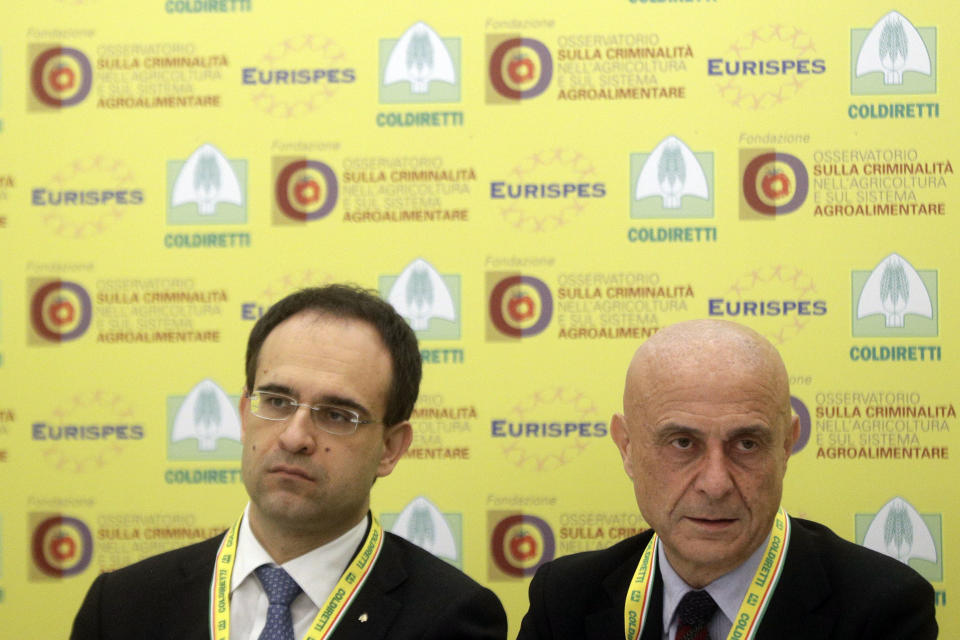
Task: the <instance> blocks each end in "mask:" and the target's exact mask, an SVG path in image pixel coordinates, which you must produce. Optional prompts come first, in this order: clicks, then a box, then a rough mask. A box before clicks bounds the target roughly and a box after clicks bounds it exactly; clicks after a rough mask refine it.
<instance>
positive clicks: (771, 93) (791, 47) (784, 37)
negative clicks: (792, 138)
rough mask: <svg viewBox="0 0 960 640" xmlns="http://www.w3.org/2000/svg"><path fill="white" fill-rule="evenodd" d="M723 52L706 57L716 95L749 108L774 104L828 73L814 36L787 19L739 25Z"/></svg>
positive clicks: (786, 98)
mask: <svg viewBox="0 0 960 640" xmlns="http://www.w3.org/2000/svg"><path fill="white" fill-rule="evenodd" d="M721 55H722V57H716V58H714V57H711V58H708V59H707V75H708V76H710V77H714V78H717V85H716V87H717V90H718V91H719V93H720V100H722V101H724V102H726V103H728V104H730V105H732V106H734V107H737V108H739V109H743V110H747V111H762V110H765V109H776V108H778V107H779V106H780V105H782V104H783V103H784V102H787V101H788V100H790V99H792V98H795V97H796V96H797V95H798V94H799V93H800V92H801V91H802V90H803V88H804V87H805V86H807V85H808V84H810V83H812V82H816V81H817V80H816V78H818V77H823V76H824V75H825V74H826V73H827V61H826V59H825V58H822V57H820V56H819V55H818V52H817V47H816V44H815V43H814V41H813V36H812V35H811V34H810V33H808V32H807V31H805V30H804V28H803V27H801V26H800V25H798V24H790V23H789V22H786V21H778V22H776V23H774V24H770V25H761V26H756V27H751V28H748V29H746V30H745V31H742V32H741V33H740V35H739V37H737V38H736V39H735V40H734V41H733V42H731V43H730V44H729V45H728V46H727V47H726V48H725V49H724V50H723V53H722V54H721ZM821 86H822V85H821Z"/></svg>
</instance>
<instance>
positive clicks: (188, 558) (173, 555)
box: [104, 535, 223, 590]
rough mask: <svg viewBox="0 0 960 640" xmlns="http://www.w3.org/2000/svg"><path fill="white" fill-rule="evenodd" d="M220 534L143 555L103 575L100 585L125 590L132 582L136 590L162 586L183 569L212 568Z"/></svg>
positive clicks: (220, 538)
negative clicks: (136, 560) (102, 583)
mask: <svg viewBox="0 0 960 640" xmlns="http://www.w3.org/2000/svg"><path fill="white" fill-rule="evenodd" d="M222 539H223V536H222V535H220V536H216V537H214V538H210V539H208V540H204V541H202V542H196V543H194V544H191V545H187V546H185V547H179V548H177V549H171V550H170V551H165V552H163V553H160V554H157V555H154V556H150V557H148V558H144V559H143V560H140V561H139V562H135V563H133V564H131V565H128V566H126V567H122V568H120V569H116V570H115V571H110V572H108V573H106V574H104V584H105V585H109V586H112V587H113V588H116V589H125V588H127V586H128V585H134V586H136V587H138V588H139V589H141V590H142V589H144V588H149V586H150V585H151V584H159V585H162V586H166V584H167V583H168V582H169V580H171V578H172V577H173V576H180V575H182V573H183V572H184V571H196V570H200V569H201V568H205V567H209V570H205V569H204V570H205V572H206V573H209V572H210V571H212V570H213V564H214V561H215V558H216V554H217V549H218V548H219V547H220V541H221V540H222Z"/></svg>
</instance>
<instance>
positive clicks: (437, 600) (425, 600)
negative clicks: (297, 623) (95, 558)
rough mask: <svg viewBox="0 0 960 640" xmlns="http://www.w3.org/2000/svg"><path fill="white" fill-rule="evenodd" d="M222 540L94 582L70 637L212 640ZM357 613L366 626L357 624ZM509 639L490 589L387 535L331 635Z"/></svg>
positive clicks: (503, 616) (89, 639)
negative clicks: (215, 576) (363, 616)
mask: <svg viewBox="0 0 960 640" xmlns="http://www.w3.org/2000/svg"><path fill="white" fill-rule="evenodd" d="M222 537H223V536H219V537H217V538H212V539H210V540H206V541H204V542H200V543H197V544H194V545H191V546H188V547H183V548H182V549H176V550H174V551H169V552H167V553H164V554H161V555H158V556H154V557H152V558H147V559H146V560H143V561H141V562H138V563H136V564H133V565H131V566H129V567H125V568H123V569H120V570H118V571H114V572H111V573H105V574H102V575H100V576H99V577H98V578H97V579H96V580H94V582H93V585H91V587H90V590H89V592H88V593H87V597H86V598H85V599H84V601H83V605H82V606H81V607H80V611H79V613H77V617H76V619H75V620H74V623H73V632H72V634H71V635H70V638H71V640H92V639H94V638H96V639H101V638H102V639H113V638H116V639H118V640H119V639H121V638H122V639H124V640H129V639H130V638H138V639H139V638H157V639H160V638H163V639H164V640H171V639H177V640H181V639H182V640H187V639H196V640H209V638H210V632H209V624H208V618H209V615H210V583H211V580H212V578H213V565H214V562H215V557H216V555H217V549H218V548H219V545H220V540H221V539H222ZM362 613H366V614H367V619H366V622H360V621H359V619H358V618H359V617H360V615H361V614H362ZM506 637H507V617H506V614H505V613H504V611H503V606H502V605H501V604H500V601H499V600H498V599H497V596H495V595H494V594H493V592H492V591H490V590H489V589H486V588H484V587H482V586H480V585H479V584H477V583H476V582H474V581H473V580H471V579H470V578H469V577H467V576H466V575H465V574H464V573H462V572H460V571H458V570H457V569H456V568H454V567H451V566H450V565H448V564H447V563H446V562H444V561H442V560H440V559H438V558H435V557H434V556H432V555H431V554H430V553H428V552H426V551H424V550H423V549H421V548H420V547H417V546H416V545H413V544H411V543H410V542H407V541H406V540H404V539H403V538H400V537H398V536H395V535H393V534H392V533H389V532H387V533H386V535H385V536H384V540H383V549H382V551H381V553H380V557H379V558H378V559H377V563H376V564H375V565H374V568H373V571H372V572H371V574H370V576H369V577H368V578H367V581H366V583H365V584H364V585H363V588H362V589H360V592H359V593H358V594H357V597H356V599H355V600H354V601H353V602H352V603H351V604H350V607H349V609H347V611H346V613H345V615H344V617H343V619H342V620H341V621H340V624H339V625H338V626H337V629H336V631H334V633H333V638H336V639H339V640H342V639H344V638H346V639H349V638H364V639H370V640H374V639H376V638H390V639H391V640H397V639H403V638H490V639H493V638H498V639H503V638H506Z"/></svg>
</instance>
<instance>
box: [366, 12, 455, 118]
mask: <svg viewBox="0 0 960 640" xmlns="http://www.w3.org/2000/svg"><path fill="white" fill-rule="evenodd" d="M379 53H380V102H381V103H385V104H390V103H393V104H397V103H419V102H427V103H430V102H459V101H460V39H459V38H441V37H440V36H439V34H437V32H436V31H434V30H433V29H432V28H431V27H430V25H428V24H426V23H425V22H417V23H416V24H414V25H413V26H411V27H410V28H409V29H407V30H406V31H404V32H403V35H401V36H400V38H398V39H382V40H380V52H379Z"/></svg>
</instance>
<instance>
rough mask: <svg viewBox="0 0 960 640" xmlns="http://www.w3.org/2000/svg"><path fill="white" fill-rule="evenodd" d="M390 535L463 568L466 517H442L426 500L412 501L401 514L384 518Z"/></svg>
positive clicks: (443, 514)
mask: <svg viewBox="0 0 960 640" xmlns="http://www.w3.org/2000/svg"><path fill="white" fill-rule="evenodd" d="M380 521H381V522H382V523H383V526H384V528H385V529H386V530H387V531H390V532H392V533H395V534H397V535H398V536H400V537H401V538H405V539H407V540H409V541H410V542H412V543H414V544H415V545H418V546H420V547H422V548H424V549H426V550H427V551H429V552H430V553H432V554H433V555H435V556H437V557H438V558H442V559H443V560H446V561H447V562H449V563H450V564H452V565H453V566H455V567H457V568H459V569H462V568H463V516H462V515H461V514H459V513H442V512H441V511H440V509H438V508H437V505H435V504H433V503H432V502H431V501H430V500H429V499H427V498H425V497H424V496H417V497H416V498H414V499H413V500H411V501H410V502H409V503H408V504H407V506H405V507H404V508H403V510H402V511H401V512H400V513H383V514H380Z"/></svg>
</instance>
